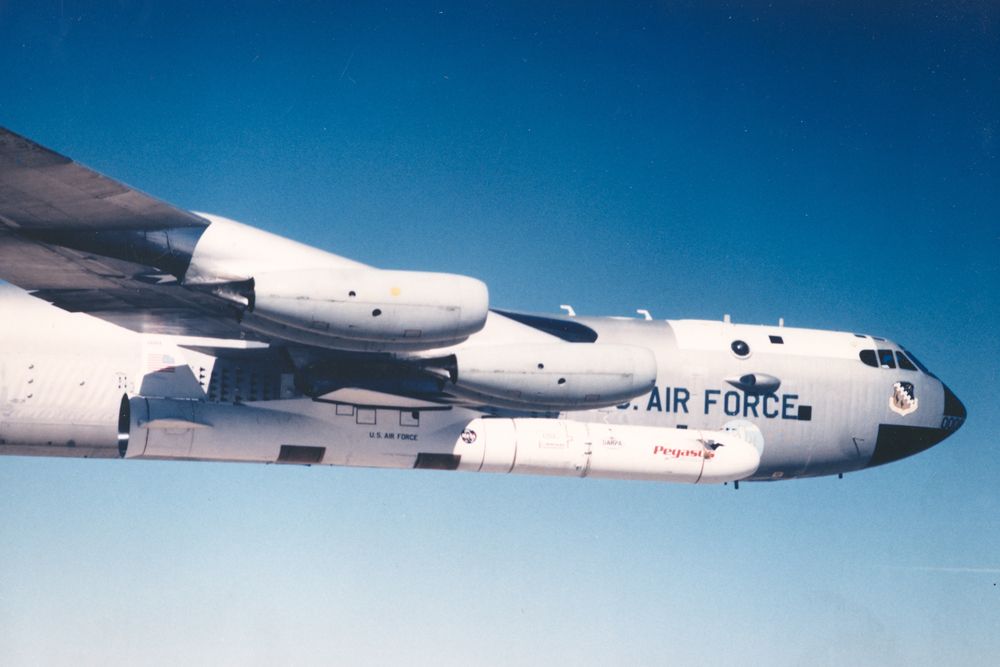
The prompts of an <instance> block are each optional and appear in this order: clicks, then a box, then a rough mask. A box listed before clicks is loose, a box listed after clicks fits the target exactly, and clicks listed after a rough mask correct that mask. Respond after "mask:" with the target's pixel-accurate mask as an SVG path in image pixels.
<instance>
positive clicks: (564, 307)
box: [559, 303, 576, 317]
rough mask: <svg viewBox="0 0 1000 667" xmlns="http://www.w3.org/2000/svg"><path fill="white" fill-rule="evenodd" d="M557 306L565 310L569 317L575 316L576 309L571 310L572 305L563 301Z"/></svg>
mask: <svg viewBox="0 0 1000 667" xmlns="http://www.w3.org/2000/svg"><path fill="white" fill-rule="evenodd" d="M559 307H560V308H562V309H563V310H565V311H566V314H567V315H569V316H570V317H576V311H575V310H573V306H571V305H569V304H568V303H564V304H562V305H560V306H559Z"/></svg>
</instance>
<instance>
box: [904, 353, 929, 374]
mask: <svg viewBox="0 0 1000 667" xmlns="http://www.w3.org/2000/svg"><path fill="white" fill-rule="evenodd" d="M906 355H907V356H908V357H909V359H910V361H912V362H913V363H914V364H916V366H917V368H919V369H920V370H922V371H923V372H924V373H927V374H928V375H930V376H931V377H934V373H931V372H930V371H929V370H927V366H924V365H923V364H922V363H920V360H919V359H917V358H916V357H915V356H913V353H912V352H910V351H909V350H907V351H906Z"/></svg>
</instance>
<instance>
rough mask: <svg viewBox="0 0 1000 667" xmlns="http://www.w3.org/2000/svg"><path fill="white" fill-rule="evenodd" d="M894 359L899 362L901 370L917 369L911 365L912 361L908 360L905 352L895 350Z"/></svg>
mask: <svg viewBox="0 0 1000 667" xmlns="http://www.w3.org/2000/svg"><path fill="white" fill-rule="evenodd" d="M896 361H898V362H899V367H900V368H902V369H903V370H906V371H915V370H917V367H916V366H914V365H913V362H912V361H910V359H909V357H907V356H906V355H905V354H903V353H902V352H900V351H899V350H896Z"/></svg>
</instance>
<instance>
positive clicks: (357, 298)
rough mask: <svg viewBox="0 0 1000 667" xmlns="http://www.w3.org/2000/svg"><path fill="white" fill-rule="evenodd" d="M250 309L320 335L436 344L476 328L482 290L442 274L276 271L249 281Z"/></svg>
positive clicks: (485, 303) (484, 309)
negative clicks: (250, 282) (250, 292)
mask: <svg viewBox="0 0 1000 667" xmlns="http://www.w3.org/2000/svg"><path fill="white" fill-rule="evenodd" d="M251 311H252V312H253V314H254V315H255V316H256V317H258V318H263V319H265V320H269V321H272V322H276V323H278V324H281V325H284V326H288V327H293V328H296V329H300V330H302V331H305V332H308V333H309V334H311V335H314V336H320V337H323V338H326V337H329V338H331V339H345V340H350V341H373V342H379V343H398V344H401V345H404V346H406V348H407V349H413V348H420V347H440V346H445V345H450V344H453V343H457V342H460V341H462V340H464V339H465V338H467V337H468V336H470V335H471V334H474V333H476V332H477V331H479V330H480V329H482V328H483V326H484V325H485V324H486V315H487V313H488V311H489V292H488V291H487V289H486V285H485V284H484V283H483V282H482V281H479V280H476V279H475V278H469V277H466V276H459V275H454V274H448V273H425V272H419V271H385V270H381V269H372V268H367V267H361V268H346V269H305V270H302V271H279V272H273V273H264V274H259V275H255V276H254V288H253V299H252V306H251Z"/></svg>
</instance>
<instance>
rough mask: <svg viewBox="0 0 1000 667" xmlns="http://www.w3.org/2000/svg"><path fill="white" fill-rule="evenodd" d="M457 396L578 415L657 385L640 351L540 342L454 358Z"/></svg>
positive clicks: (652, 360)
mask: <svg viewBox="0 0 1000 667" xmlns="http://www.w3.org/2000/svg"><path fill="white" fill-rule="evenodd" d="M455 366H456V373H455V378H454V389H455V390H456V393H459V394H464V395H465V396H468V397H479V398H483V399H484V400H487V401H488V402H491V403H493V404H496V405H503V406H509V407H514V408H522V409H534V410H539V409H542V410H579V409H585V408H596V407H604V406H609V405H616V404H618V403H621V402H623V401H627V400H629V399H631V398H634V397H636V396H639V395H640V394H644V393H646V392H648V391H649V390H650V389H651V388H652V387H653V386H654V385H655V384H656V357H655V355H654V354H653V352H652V351H651V350H649V349H647V348H644V347H637V346H633V345H615V344H600V343H593V344H589V343H542V344H519V345H498V346H488V347H487V346H484V347H472V348H466V349H461V350H458V351H457V352H456V353H455Z"/></svg>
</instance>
